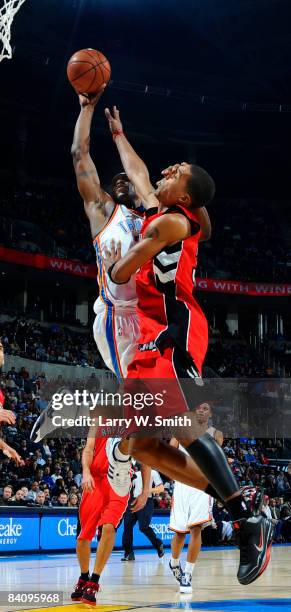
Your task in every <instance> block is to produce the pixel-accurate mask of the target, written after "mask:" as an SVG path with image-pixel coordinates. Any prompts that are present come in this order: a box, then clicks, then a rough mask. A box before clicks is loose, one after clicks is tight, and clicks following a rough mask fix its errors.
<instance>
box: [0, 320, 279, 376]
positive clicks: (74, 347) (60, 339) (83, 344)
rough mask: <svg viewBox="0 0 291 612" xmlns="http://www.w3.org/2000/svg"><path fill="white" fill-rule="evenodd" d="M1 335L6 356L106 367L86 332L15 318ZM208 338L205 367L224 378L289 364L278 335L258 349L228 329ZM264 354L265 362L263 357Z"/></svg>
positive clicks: (266, 372) (271, 372)
mask: <svg viewBox="0 0 291 612" xmlns="http://www.w3.org/2000/svg"><path fill="white" fill-rule="evenodd" d="M1 336H2V342H3V345H4V351H5V353H6V355H18V356H20V357H25V358H27V359H33V360H35V361H41V362H47V363H57V364H65V365H77V366H81V367H91V368H97V369H100V368H103V367H105V366H104V363H103V360H102V358H101V355H100V353H99V351H98V349H97V347H96V344H95V342H94V340H93V337H92V332H91V330H89V329H85V328H83V329H82V330H81V329H80V331H76V330H73V329H71V328H70V327H69V326H68V325H67V326H65V325H61V324H59V323H53V324H51V325H48V324H46V325H44V324H43V325H42V324H40V323H37V322H36V321H35V320H32V319H27V318H25V317H19V316H18V317H15V319H13V320H10V321H2V322H1V321H0V337H1ZM209 337H210V343H209V347H208V353H207V356H206V362H205V365H206V367H209V368H211V369H212V370H213V371H214V372H216V373H217V374H219V376H222V377H226V378H230V377H250V378H251V377H255V378H257V377H268V376H278V370H276V369H275V368H274V366H273V363H274V361H275V362H276V363H277V364H280V363H283V362H284V360H285V363H288V362H287V360H286V358H287V357H288V354H287V353H288V351H290V356H291V343H290V342H287V341H286V340H284V338H283V337H282V336H281V337H279V336H278V335H277V336H276V337H275V338H272V339H269V338H266V339H265V340H264V342H263V343H262V345H261V347H260V348H261V350H258V348H256V349H255V348H254V347H253V346H251V345H250V344H249V343H248V342H247V341H246V340H245V339H244V338H243V336H241V335H240V334H239V333H238V332H234V333H233V334H231V333H230V332H229V331H228V330H227V328H225V329H223V330H221V331H220V330H219V329H217V328H215V327H211V326H210V327H209ZM267 351H269V352H268V359H266V358H264V356H265V355H266V353H267ZM270 363H272V365H270ZM290 366H291V364H290ZM290 369H291V368H290ZM288 371H289V370H288Z"/></svg>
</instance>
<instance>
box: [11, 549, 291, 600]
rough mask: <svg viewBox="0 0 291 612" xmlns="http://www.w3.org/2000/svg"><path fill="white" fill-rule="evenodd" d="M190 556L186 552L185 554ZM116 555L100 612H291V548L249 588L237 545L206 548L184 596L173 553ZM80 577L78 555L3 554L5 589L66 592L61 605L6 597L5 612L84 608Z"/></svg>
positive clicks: (105, 581) (107, 575)
mask: <svg viewBox="0 0 291 612" xmlns="http://www.w3.org/2000/svg"><path fill="white" fill-rule="evenodd" d="M183 557H185V553H184V554H183ZM120 559H121V554H120V553H114V554H113V555H112V557H111V559H110V562H109V564H108V567H107V568H106V570H105V572H104V574H103V577H102V580H101V587H102V591H101V592H100V593H99V595H98V605H97V608H95V609H96V610H97V611H98V612H111V611H116V612H118V611H119V610H120V611H121V610H138V611H139V612H146V611H147V612H163V611H166V610H169V609H173V608H175V609H177V610H181V611H183V610H191V611H193V612H195V611H197V612H198V610H204V611H205V612H208V611H209V612H210V611H211V612H214V611H219V612H224V611H226V612H291V547H289V546H275V547H273V551H272V560H271V564H270V566H269V568H268V570H267V571H266V572H265V574H264V575H263V576H262V577H261V578H260V579H259V580H257V581H256V582H255V583H254V584H253V585H251V586H249V587H243V586H241V585H240V584H239V583H238V582H237V579H236V571H237V564H238V552H237V550H236V549H234V548H230V549H220V548H219V549H211V550H204V551H202V553H201V555H200V559H199V561H198V564H197V565H196V567H195V571H194V577H193V594H192V595H180V593H179V590H178V588H177V586H178V585H177V583H176V582H175V581H174V578H173V577H172V574H171V572H170V570H169V565H168V562H169V553H168V552H166V554H165V557H164V558H163V559H161V560H159V559H158V557H157V555H156V554H154V553H152V552H151V551H147V552H144V551H142V552H141V553H137V554H136V561H135V562H127V563H122V562H121V561H120ZM77 578H78V566H77V561H76V557H75V556H74V555H42V556H32V555H30V556H22V557H19V556H18V557H4V556H2V557H1V558H0V584H1V591H2V592H3V591H5V592H7V591H10V592H19V591H20V592H21V591H26V592H28V591H31V592H36V591H38V592H41V591H51V592H53V591H61V592H62V593H63V596H64V603H63V605H62V606H57V607H56V606H55V607H49V608H48V607H41V608H40V607H39V606H36V607H34V608H33V607H31V606H30V605H27V604H26V605H25V604H23V605H19V604H18V605H16V606H11V604H8V603H7V601H6V603H5V602H4V599H5V597H6V594H5V595H4V596H3V595H2V596H1V597H2V600H1V605H0V611H1V612H18V611H19V610H27V611H28V610H29V611H30V610H34V612H40V611H43V610H51V611H52V612H60V610H61V611H62V612H64V611H69V612H76V611H78V612H84V611H87V612H88V610H90V609H91V610H92V609H94V608H92V607H91V606H87V605H84V604H71V602H70V593H71V591H72V588H73V585H74V583H75V582H76V580H77Z"/></svg>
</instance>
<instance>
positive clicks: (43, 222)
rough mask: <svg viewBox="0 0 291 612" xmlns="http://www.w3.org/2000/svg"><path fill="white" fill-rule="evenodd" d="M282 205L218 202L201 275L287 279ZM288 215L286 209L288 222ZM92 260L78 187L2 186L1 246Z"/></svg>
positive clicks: (289, 256) (290, 271)
mask: <svg viewBox="0 0 291 612" xmlns="http://www.w3.org/2000/svg"><path fill="white" fill-rule="evenodd" d="M277 208H278V203H272V202H270V203H268V202H266V201H264V202H262V201H259V200H254V201H248V200H233V201H232V200H229V201H220V200H218V201H217V202H215V203H214V204H213V206H212V208H211V219H212V225H213V232H212V238H211V241H209V242H206V243H203V244H201V246H200V254H199V267H198V270H197V275H198V276H199V275H200V276H209V277H216V278H229V279H240V280H242V281H265V282H272V281H275V282H286V281H288V279H289V280H290V277H291V250H290V245H289V246H288V240H287V239H286V241H285V239H284V233H283V232H282V224H281V219H279V218H278V221H277V217H276V214H277ZM286 214H287V215H288V214H290V213H289V212H288V209H287V212H285V213H284V218H285V222H286V223H288V221H287V220H286ZM1 244H2V245H4V246H6V247H10V248H16V249H20V250H24V251H29V252H35V253H40V252H44V253H46V254H48V255H52V256H58V257H63V258H68V259H77V260H81V261H83V262H86V263H90V262H91V263H94V261H95V255H94V251H93V248H92V245H91V241H90V232H89V226H88V223H87V220H86V217H85V215H84V212H83V207H82V202H81V200H80V198H79V196H78V194H77V190H76V189H75V186H74V185H71V186H66V187H63V186H58V187H57V186H56V185H46V186H44V185H42V186H37V185H27V186H26V187H17V188H15V186H14V185H12V184H11V185H4V186H3V190H2V194H1V201H0V245H1Z"/></svg>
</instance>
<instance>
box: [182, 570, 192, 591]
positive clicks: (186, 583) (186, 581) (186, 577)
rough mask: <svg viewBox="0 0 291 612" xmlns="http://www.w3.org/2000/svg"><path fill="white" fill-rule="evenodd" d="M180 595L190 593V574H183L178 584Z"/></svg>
mask: <svg viewBox="0 0 291 612" xmlns="http://www.w3.org/2000/svg"><path fill="white" fill-rule="evenodd" d="M180 593H192V576H191V574H183V576H182V578H181V582H180Z"/></svg>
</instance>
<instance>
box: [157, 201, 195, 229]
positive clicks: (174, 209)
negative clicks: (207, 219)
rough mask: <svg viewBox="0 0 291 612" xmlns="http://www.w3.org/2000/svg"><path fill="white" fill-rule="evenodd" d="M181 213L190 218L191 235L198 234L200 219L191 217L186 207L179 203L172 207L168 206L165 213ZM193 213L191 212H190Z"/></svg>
mask: <svg viewBox="0 0 291 612" xmlns="http://www.w3.org/2000/svg"><path fill="white" fill-rule="evenodd" d="M174 213H175V214H177V213H178V214H180V215H183V217H186V219H188V221H189V223H190V227H191V236H195V235H196V234H198V232H199V231H200V225H199V223H198V221H195V220H194V219H191V218H190V216H189V214H187V211H186V209H185V208H182V206H179V205H178V204H177V205H175V206H171V207H170V208H168V209H167V210H166V211H165V212H164V214H165V215H170V214H174ZM190 214H191V213H190Z"/></svg>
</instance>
